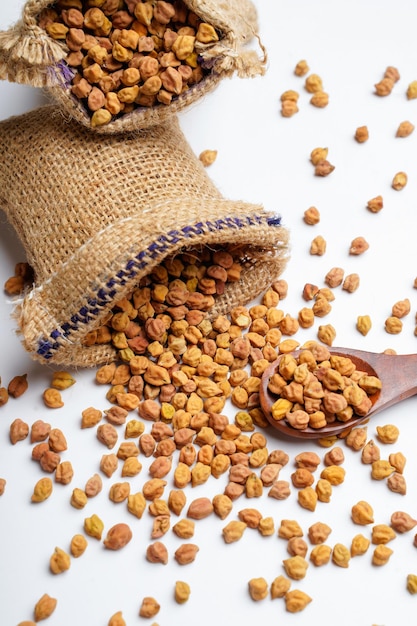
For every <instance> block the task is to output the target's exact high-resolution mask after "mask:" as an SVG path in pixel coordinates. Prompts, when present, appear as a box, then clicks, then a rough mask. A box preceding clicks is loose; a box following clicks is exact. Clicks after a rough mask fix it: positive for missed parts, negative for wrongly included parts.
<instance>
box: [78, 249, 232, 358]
mask: <svg viewBox="0 0 417 626" xmlns="http://www.w3.org/2000/svg"><path fill="white" fill-rule="evenodd" d="M242 258H243V256H242V251H241V249H240V248H239V247H236V249H234V250H233V253H232V252H229V251H228V250H226V249H225V248H220V247H218V248H215V247H214V248H209V247H203V246H199V247H198V248H189V249H187V250H186V251H184V252H181V253H179V254H177V255H175V256H170V257H167V258H166V259H165V260H164V261H163V263H161V264H160V265H158V266H156V267H155V268H154V269H153V270H152V271H151V273H150V274H149V275H148V276H145V277H144V278H142V279H141V281H140V282H139V284H138V285H137V288H136V289H134V290H133V291H132V293H130V294H128V295H127V296H126V297H125V298H123V299H122V300H119V301H118V302H116V303H115V305H114V307H113V309H112V311H111V312H110V313H109V315H108V319H106V320H105V321H104V323H103V325H102V326H100V327H99V328H98V329H97V330H93V331H91V332H90V333H88V334H87V336H86V338H85V345H94V344H106V343H111V344H112V345H113V347H114V348H115V349H116V350H117V353H118V357H119V359H120V360H121V361H124V362H125V363H128V362H130V361H131V359H132V358H133V357H134V356H137V355H144V354H151V355H152V356H153V357H155V358H156V357H160V356H161V354H162V353H165V352H166V350H168V351H169V353H170V354H171V355H172V356H173V358H174V361H175V360H176V358H178V359H179V358H180V356H183V355H184V353H186V351H187V350H188V349H189V347H190V345H191V346H195V348H196V346H197V344H200V343H202V342H203V341H204V340H205V339H207V338H208V335H209V334H210V333H211V332H212V330H213V328H212V324H211V322H210V321H209V311H210V310H211V309H212V308H213V306H214V304H215V298H216V297H217V296H220V295H222V294H223V293H224V291H225V288H226V284H227V283H233V282H237V281H239V280H240V276H241V272H242V269H243V266H242V264H241V263H240V262H238V260H237V259H242ZM225 330H227V329H225ZM174 355H175V356H174Z"/></svg>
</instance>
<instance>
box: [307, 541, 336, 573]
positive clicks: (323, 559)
mask: <svg viewBox="0 0 417 626" xmlns="http://www.w3.org/2000/svg"><path fill="white" fill-rule="evenodd" d="M331 554H332V549H331V547H330V546H327V545H325V544H323V543H322V544H319V545H317V546H314V548H313V549H312V550H311V552H310V561H311V562H312V563H313V565H315V566H316V567H321V566H322V565H326V564H327V563H328V562H329V561H330V557H331Z"/></svg>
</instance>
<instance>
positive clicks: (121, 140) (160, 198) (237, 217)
mask: <svg viewBox="0 0 417 626" xmlns="http://www.w3.org/2000/svg"><path fill="white" fill-rule="evenodd" d="M28 163H30V168H28V167H27V164H28ZM10 181H13V182H12V183H11V182H10ZM0 207H1V208H3V209H4V210H5V212H6V215H7V217H8V220H9V222H10V223H11V224H12V225H13V226H14V228H15V230H16V232H17V234H18V236H19V238H20V240H21V241H22V243H23V245H24V247H25V250H26V254H27V260H28V262H29V263H30V265H31V266H32V267H33V269H34V271H35V284H34V285H33V288H32V289H31V290H30V291H29V292H28V293H27V294H25V296H24V297H23V298H22V299H21V300H20V301H19V302H18V303H17V304H16V307H15V310H14V313H13V314H14V316H15V318H16V320H17V325H18V329H19V331H20V332H21V334H22V337H23V345H24V347H25V348H26V350H27V351H28V352H29V353H30V354H31V356H32V357H33V358H34V359H35V360H38V361H40V362H43V363H57V364H64V365H71V366H79V367H90V366H95V365H97V364H100V363H104V362H106V361H110V360H114V359H115V357H116V354H115V351H114V350H113V349H112V347H111V346H107V345H105V346H93V347H88V348H86V347H83V345H82V342H83V338H84V337H85V335H86V333H87V332H88V331H90V330H92V329H94V328H95V327H97V326H98V325H99V323H100V320H102V319H103V317H104V316H105V314H106V312H108V311H109V310H110V309H111V308H112V306H113V304H114V302H115V300H117V299H120V298H123V297H125V295H127V294H128V293H129V292H130V291H131V289H132V288H133V287H134V286H135V285H136V284H137V283H138V281H139V279H140V278H141V277H143V276H145V275H147V274H149V272H150V271H151V269H152V268H153V267H155V266H156V265H158V264H160V263H161V261H162V260H163V259H164V258H166V257H167V256H168V255H172V254H174V253H175V252H176V251H179V250H181V249H184V247H190V246H193V245H198V244H206V245H210V244H212V245H213V244H217V245H219V244H220V245H221V244H226V245H230V246H238V247H239V249H240V250H241V251H242V252H241V255H242V259H241V261H242V263H243V265H244V269H243V272H242V278H241V280H240V281H239V282H238V283H236V284H235V283H229V285H228V287H227V289H226V292H225V294H224V295H223V296H220V297H219V298H218V299H216V306H215V309H213V310H212V311H211V313H212V314H213V315H214V314H218V313H226V312H227V311H229V310H230V309H231V308H232V307H233V306H236V305H238V304H245V303H247V302H249V301H250V300H252V299H253V298H254V297H256V296H257V295H258V294H259V293H261V292H262V291H263V290H264V289H266V288H267V287H268V286H269V285H270V283H271V282H272V281H273V280H275V279H276V278H277V277H278V276H279V275H280V273H281V272H282V270H283V269H284V267H285V264H286V261H287V256H288V233H287V231H286V229H285V228H284V227H283V226H282V225H281V219H280V217H279V216H278V215H276V214H273V213H270V212H267V211H265V210H264V209H263V208H262V206H259V205H253V204H248V203H245V202H242V201H233V200H227V199H224V198H223V197H222V196H221V195H220V193H219V191H218V190H217V188H216V187H215V186H214V184H213V182H212V181H211V180H210V178H209V177H208V175H207V173H206V170H205V168H204V167H203V165H202V164H201V162H200V161H199V159H198V158H197V157H196V155H195V154H194V153H193V152H192V150H191V147H190V146H189V144H188V143H187V141H186V139H185V137H184V135H183V133H182V131H181V130H180V127H179V124H178V120H177V118H176V117H171V118H170V120H167V121H166V122H165V123H163V124H161V125H158V126H153V127H150V128H148V129H144V130H141V131H139V132H136V133H130V134H125V135H108V136H106V137H103V136H99V135H95V134H94V133H91V132H90V131H88V130H87V129H85V128H84V127H82V126H80V125H79V124H77V123H76V122H67V121H66V120H65V119H64V118H63V117H62V115H61V112H60V109H59V108H58V107H57V106H56V105H48V106H44V107H40V108H39V109H36V110H35V111H32V112H30V113H25V114H24V115H21V116H14V117H12V118H10V119H8V120H6V121H4V122H1V123H0Z"/></svg>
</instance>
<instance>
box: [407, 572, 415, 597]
mask: <svg viewBox="0 0 417 626" xmlns="http://www.w3.org/2000/svg"><path fill="white" fill-rule="evenodd" d="M407 591H408V592H409V593H411V594H412V595H414V594H415V593H417V576H416V575H415V574H408V576H407Z"/></svg>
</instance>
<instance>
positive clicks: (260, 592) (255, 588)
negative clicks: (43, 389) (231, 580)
mask: <svg viewBox="0 0 417 626" xmlns="http://www.w3.org/2000/svg"><path fill="white" fill-rule="evenodd" d="M248 588H249V595H250V597H251V598H252V600H255V601H256V602H258V601H259V600H264V599H265V598H266V597H267V595H268V593H269V586H268V583H267V581H266V580H265V578H251V579H250V581H249V582H248Z"/></svg>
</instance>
